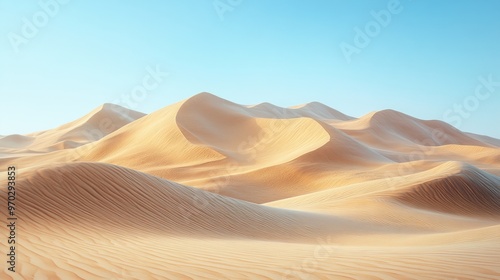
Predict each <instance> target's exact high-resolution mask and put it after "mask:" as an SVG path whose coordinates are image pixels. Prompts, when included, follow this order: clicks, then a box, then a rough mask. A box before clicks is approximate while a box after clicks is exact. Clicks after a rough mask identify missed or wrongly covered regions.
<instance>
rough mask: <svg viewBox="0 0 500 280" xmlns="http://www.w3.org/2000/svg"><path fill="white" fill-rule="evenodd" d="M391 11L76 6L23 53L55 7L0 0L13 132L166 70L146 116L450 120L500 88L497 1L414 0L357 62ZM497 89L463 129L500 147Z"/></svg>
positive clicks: (260, 2) (3, 74)
mask: <svg viewBox="0 0 500 280" xmlns="http://www.w3.org/2000/svg"><path fill="white" fill-rule="evenodd" d="M54 1H55V0H54ZM221 1H223V2H227V0H221ZM41 2H49V0H42V1H41ZM388 2H390V1H335V0H308V1H305V0H304V1H289V0H274V1H264V0H244V1H242V2H241V4H239V5H237V6H235V7H234V9H233V10H232V11H229V12H227V13H225V14H224V18H223V19H221V18H220V17H219V16H218V14H217V12H216V10H215V9H214V6H213V0H175V1H174V0H164V1H160V0H156V1H154V0H150V1H130V0H128V1H121V0H120V1H119V0H109V1H83V0H70V1H69V2H68V3H67V4H65V5H61V7H60V10H59V11H58V12H57V13H56V15H55V16H54V17H51V18H50V20H49V23H48V24H47V25H46V26H44V27H42V28H40V30H39V32H38V33H37V34H36V36H35V37H34V38H31V39H29V40H28V43H26V44H24V45H21V46H20V47H19V50H20V51H19V52H17V53H16V52H15V51H14V49H13V47H12V45H11V43H10V41H9V34H11V32H14V33H16V34H21V29H22V26H23V20H22V19H23V17H25V18H27V19H28V20H30V19H31V18H32V16H33V15H34V14H35V13H36V12H38V11H41V7H40V6H39V3H38V2H37V1H14V0H0V36H1V39H0V63H1V64H0V93H1V103H0V104H2V106H1V110H0V135H6V134H13V133H21V134H22V133H28V132H33V131H38V130H43V129H49V128H53V127H56V126H58V125H60V124H63V123H66V122H69V121H71V120H73V119H76V118H78V117H81V116H82V115H84V114H86V113H88V112H89V111H90V110H92V109H93V108H95V107H97V106H99V105H100V104H102V103H105V102H113V101H114V100H116V99H117V98H119V97H120V96H121V95H123V94H127V93H130V91H131V89H132V88H133V87H134V86H136V85H138V84H140V83H141V80H142V78H143V77H144V76H145V75H146V70H145V69H146V67H148V66H151V67H155V66H156V65H160V68H161V69H163V70H164V71H168V72H169V73H170V76H169V77H168V78H167V79H166V80H165V82H163V83H162V84H161V85H160V86H159V87H158V88H157V89H156V90H154V91H153V92H152V94H151V96H150V97H149V98H147V99H146V100H144V102H142V103H141V104H140V105H139V106H138V107H137V108H135V109H137V110H139V111H142V112H145V113H149V112H152V111H154V110H157V109H160V108H162V107H164V106H167V105H169V104H171V103H174V102H176V101H179V100H182V99H185V98H187V97H189V96H192V95H194V94H196V93H199V92H202V91H208V92H211V93H213V94H216V95H218V96H220V97H223V98H226V99H229V100H231V101H234V102H237V103H242V104H255V103H260V102H271V103H274V104H276V105H279V106H291V105H297V104H302V103H307V102H311V101H319V102H322V103H325V104H327V105H329V106H330V107H333V108H335V109H337V110H339V111H342V112H344V113H346V114H348V115H352V116H355V117H359V116H361V115H364V114H366V113H369V112H370V111H374V110H381V109H387V108H391V109H395V110H398V111H402V112H404V113H406V114H410V115H413V116H415V117H418V118H422V119H439V120H445V118H444V114H445V112H446V111H447V110H453V108H454V104H462V103H463V102H464V100H466V98H467V97H469V96H471V95H473V94H474V90H475V88H476V87H477V86H478V84H479V81H478V77H480V76H484V77H487V76H488V75H492V77H493V80H494V81H499V82H500V1H497V0H485V1H472V0H470V1H451V0H450V1H430V0H428V1H423V0H418V1H416V0H413V1H410V0H400V5H401V6H402V9H403V10H402V11H401V12H400V13H399V14H397V15H392V18H391V21H390V24H388V25H387V26H386V27H382V28H381V30H380V33H379V34H378V35H377V36H375V37H374V38H372V39H371V42H370V44H369V45H368V46H367V47H366V48H363V49H362V50H361V52H360V53H359V54H355V55H353V56H352V61H351V62H350V63H348V62H347V61H346V59H345V57H344V55H343V53H342V51H341V48H340V47H339V46H340V44H341V43H342V42H346V43H349V44H353V40H354V36H355V32H354V28H355V27H359V28H361V29H363V28H364V27H365V25H366V24H367V23H368V22H370V21H371V20H373V18H372V15H371V14H370V12H371V11H372V10H375V11H379V10H382V9H386V7H387V4H388ZM495 89H496V91H495V92H493V93H492V94H491V96H490V97H489V98H488V99H487V100H484V101H481V102H480V103H479V105H478V108H477V110H475V111H474V112H470V113H471V114H470V116H469V117H468V118H463V119H462V121H463V123H462V124H461V125H460V126H459V128H460V129H461V130H465V131H469V132H474V133H479V134H485V135H489V136H493V137H497V138H500V130H499V129H498V123H499V120H500V112H499V108H500V87H498V86H497V87H496V88H495Z"/></svg>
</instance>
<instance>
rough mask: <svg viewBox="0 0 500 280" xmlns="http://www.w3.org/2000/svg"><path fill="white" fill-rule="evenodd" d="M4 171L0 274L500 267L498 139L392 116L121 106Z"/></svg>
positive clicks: (202, 99) (395, 275)
mask: <svg viewBox="0 0 500 280" xmlns="http://www.w3.org/2000/svg"><path fill="white" fill-rule="evenodd" d="M0 165H1V166H2V167H1V169H0V170H1V172H0V184H1V186H2V187H1V189H0V190H1V193H2V197H3V199H2V200H1V201H0V207H1V208H2V209H6V207H7V206H6V199H5V198H6V195H7V194H6V192H7V189H6V185H7V182H6V179H7V174H6V172H5V171H6V170H7V166H10V165H15V166H16V167H17V169H18V172H17V173H18V177H17V216H18V218H19V220H18V228H17V236H18V245H17V254H18V265H17V269H16V271H17V272H16V273H11V272H9V271H8V270H7V268H5V269H4V270H2V271H1V272H0V278H1V279H500V266H499V265H498V264H499V261H500V140H498V139H494V138H491V137H487V136H481V135H476V134H471V133H465V132H461V131H459V130H457V129H455V128H453V127H452V126H450V125H448V124H446V123H443V122H439V121H425V120H419V119H416V118H413V117H411V116H408V115H405V114H403V113H400V112H396V111H393V110H385V111H380V112H373V113H370V114H367V115H365V116H363V117H361V118H353V117H350V116H347V115H345V114H342V113H341V112H338V111H336V110H334V109H332V108H329V107H328V106H326V105H323V104H321V103H317V102H313V103H308V104H305V105H298V106H294V107H291V108H280V107H278V106H275V105H272V104H269V103H261V104H258V105H252V106H243V105H239V104H235V103H232V102H230V101H227V100H224V99H221V98H219V97H216V96H214V95H211V94H208V93H201V94H199V95H196V96H193V97H192V98H189V99H187V100H184V101H181V102H179V103H176V104H173V105H170V106H167V107H165V108H163V109H161V110H158V111H156V112H153V113H151V114H149V115H144V114H142V113H139V112H135V111H131V110H127V109H125V108H122V107H119V106H115V105H112V104H106V105H103V106H101V107H99V108H97V109H95V110H94V111H92V112H90V113H89V114H87V115H86V116H84V117H82V118H80V119H78V120H75V121H73V122H70V123H67V124H65V125H62V126H60V127H58V128H55V129H51V130H47V131H42V132H38V133H32V134H28V135H7V136H2V137H1V138H0ZM0 217H1V218H2V220H3V221H6V220H7V216H6V213H5V212H3V211H2V212H1V214H0ZM1 233H2V234H1V238H2V239H3V240H7V235H8V233H7V232H6V229H5V227H4V228H3V229H2V231H1ZM0 249H1V251H2V252H6V251H7V247H6V244H5V243H4V242H2V243H0Z"/></svg>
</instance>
